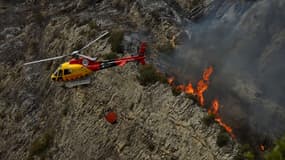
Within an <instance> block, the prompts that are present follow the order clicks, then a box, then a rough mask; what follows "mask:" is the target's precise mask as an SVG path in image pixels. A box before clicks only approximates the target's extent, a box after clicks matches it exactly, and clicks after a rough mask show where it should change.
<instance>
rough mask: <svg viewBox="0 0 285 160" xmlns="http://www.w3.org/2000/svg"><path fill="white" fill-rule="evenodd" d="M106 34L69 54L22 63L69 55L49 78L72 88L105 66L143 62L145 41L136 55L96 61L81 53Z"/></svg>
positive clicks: (81, 83) (33, 62)
mask: <svg viewBox="0 0 285 160" xmlns="http://www.w3.org/2000/svg"><path fill="white" fill-rule="evenodd" d="M108 34H109V32H108V31H105V32H103V34H101V35H100V36H99V37H98V38H96V39H95V40H93V41H91V42H89V43H88V44H87V45H85V46H84V47H82V48H81V49H79V50H75V51H73V52H72V53H70V54H66V55H62V56H57V57H52V58H47V59H41V60H36V61H32V62H28V63H24V66H26V65H31V64H36V63H41V62H46V61H52V60H57V59H62V58H65V57H68V56H71V57H72V59H70V60H69V61H67V62H64V63H62V64H61V65H60V66H59V67H58V68H57V69H56V70H55V72H54V73H53V74H51V80H52V81H54V82H63V83H64V86H65V87H68V88H72V87H75V86H79V85H85V84H90V83H91V79H90V75H91V73H93V72H96V71H99V70H103V69H107V68H110V67H115V66H124V65H125V64H127V63H128V62H138V63H140V64H142V65H144V64H145V51H146V43H145V42H141V44H140V47H139V49H138V54H137V55H131V56H127V57H123V58H118V59H111V60H102V61H97V57H89V56H86V55H83V54H81V52H82V51H83V50H85V49H87V48H88V47H90V46H91V44H93V43H95V42H97V41H98V40H100V39H102V38H103V37H105V36H106V35H108Z"/></svg>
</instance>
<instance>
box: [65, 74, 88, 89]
mask: <svg viewBox="0 0 285 160" xmlns="http://www.w3.org/2000/svg"><path fill="white" fill-rule="evenodd" d="M90 83H91V78H90V77H85V78H82V79H78V80H73V81H69V82H65V83H64V86H65V87H67V88H72V87H75V86H81V85H86V84H90Z"/></svg>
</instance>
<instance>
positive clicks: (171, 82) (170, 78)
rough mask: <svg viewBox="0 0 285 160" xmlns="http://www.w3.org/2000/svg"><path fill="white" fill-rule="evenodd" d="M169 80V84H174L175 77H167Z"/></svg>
mask: <svg viewBox="0 0 285 160" xmlns="http://www.w3.org/2000/svg"><path fill="white" fill-rule="evenodd" d="M167 82H168V84H170V85H172V84H173V82H174V77H169V78H167Z"/></svg>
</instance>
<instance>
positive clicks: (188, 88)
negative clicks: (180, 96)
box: [185, 83, 194, 94]
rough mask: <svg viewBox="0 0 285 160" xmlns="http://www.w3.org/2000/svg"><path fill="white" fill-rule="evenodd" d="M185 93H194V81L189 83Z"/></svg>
mask: <svg viewBox="0 0 285 160" xmlns="http://www.w3.org/2000/svg"><path fill="white" fill-rule="evenodd" d="M185 93H187V94H194V88H193V86H192V83H188V85H187V86H186V87H185Z"/></svg>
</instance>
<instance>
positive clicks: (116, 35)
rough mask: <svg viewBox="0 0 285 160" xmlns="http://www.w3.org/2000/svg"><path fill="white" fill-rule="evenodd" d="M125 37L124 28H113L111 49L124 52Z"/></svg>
mask: <svg viewBox="0 0 285 160" xmlns="http://www.w3.org/2000/svg"><path fill="white" fill-rule="evenodd" d="M123 39H124V32H123V31H122V30H113V31H112V32H111V36H110V39H109V42H110V43H111V50H112V51H113V52H116V53H122V52H123V46H122V45H121V43H122V41H123Z"/></svg>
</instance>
